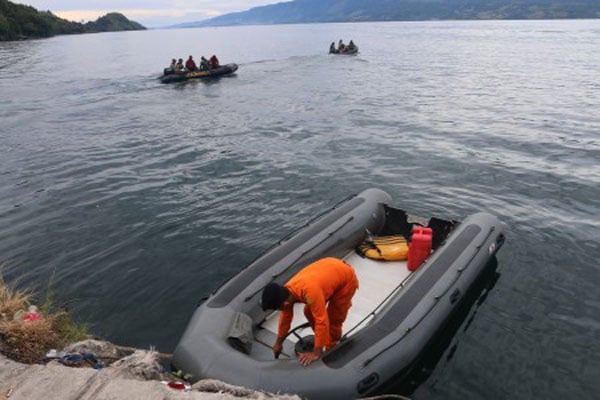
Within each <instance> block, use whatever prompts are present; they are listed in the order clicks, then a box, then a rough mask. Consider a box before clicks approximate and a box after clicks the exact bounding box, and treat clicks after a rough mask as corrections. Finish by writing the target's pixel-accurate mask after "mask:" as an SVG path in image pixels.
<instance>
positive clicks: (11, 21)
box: [0, 0, 146, 41]
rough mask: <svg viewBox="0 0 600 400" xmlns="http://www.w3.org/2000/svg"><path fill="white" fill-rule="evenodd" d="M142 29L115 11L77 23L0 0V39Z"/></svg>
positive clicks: (6, 0) (46, 12)
mask: <svg viewBox="0 0 600 400" xmlns="http://www.w3.org/2000/svg"><path fill="white" fill-rule="evenodd" d="M142 29H146V28H144V27H143V26H142V25H140V24H138V23H137V22H133V21H130V20H128V19H127V18H126V17H125V16H124V15H122V14H119V13H110V14H107V15H105V16H103V17H100V18H98V19H97V20H96V21H94V22H88V23H85V24H81V23H78V22H71V21H67V20H65V19H62V18H59V17H57V16H56V15H54V14H52V13H51V12H50V11H38V10H36V9H35V8H33V7H31V6H25V5H21V4H15V3H12V2H10V1H8V0H0V41H6V40H22V39H35V38H45V37H50V36H54V35H67V34H74V33H91V32H108V31H125V30H142Z"/></svg>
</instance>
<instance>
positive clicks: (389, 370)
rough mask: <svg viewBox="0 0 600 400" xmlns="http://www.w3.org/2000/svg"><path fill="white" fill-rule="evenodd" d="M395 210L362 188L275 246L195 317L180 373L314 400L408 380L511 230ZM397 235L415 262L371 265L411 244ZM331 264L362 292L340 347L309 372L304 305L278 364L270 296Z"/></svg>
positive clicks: (380, 194)
mask: <svg viewBox="0 0 600 400" xmlns="http://www.w3.org/2000/svg"><path fill="white" fill-rule="evenodd" d="M390 203H391V197H390V196H389V195H388V194H387V193H385V192H384V191H381V190H379V189H368V190H365V191H364V192H362V193H360V194H358V195H354V196H352V197H350V198H348V199H346V200H344V201H343V202H341V203H340V204H338V205H337V206H335V207H334V208H332V209H331V210H329V211H328V212H326V213H324V214H322V215H319V216H317V217H316V218H315V219H313V220H312V221H311V222H309V223H308V224H307V225H305V226H304V227H302V228H301V229H300V230H298V231H296V232H295V233H293V234H291V235H289V236H288V237H286V238H284V239H282V240H281V241H279V242H278V243H277V244H276V245H275V246H274V247H272V248H271V249H270V250H268V251H267V252H266V253H265V254H263V255H262V256H260V257H259V258H258V259H256V260H255V261H254V262H252V263H251V264H250V265H248V266H247V267H246V268H245V269H243V270H242V271H241V272H240V273H239V274H238V275H236V276H235V277H233V278H232V279H231V280H230V281H229V282H227V283H226V284H224V285H223V286H222V287H220V288H219V289H218V290H217V291H216V292H215V293H213V294H212V295H211V296H210V297H209V298H208V299H206V301H205V302H203V303H202V304H201V305H200V306H199V307H198V308H197V309H196V311H195V312H194V314H193V316H192V319H191V321H190V322H189V324H188V327H187V329H186V330H185V333H184V334H183V336H182V338H181V340H180V341H179V343H178V345H177V347H176V349H175V352H174V355H173V365H174V366H175V368H177V369H179V370H181V371H182V372H183V373H186V374H188V373H189V374H191V375H192V376H193V379H192V380H193V381H196V380H199V379H203V378H213V379H219V380H222V381H225V382H228V383H231V384H235V385H241V386H245V387H248V388H253V389H258V390H266V391H269V392H274V393H294V394H298V395H300V396H301V397H303V398H308V399H353V398H357V397H364V396H369V395H373V394H376V393H379V391H380V390H382V389H383V388H385V387H386V386H387V384H389V383H390V382H396V381H397V380H398V379H401V377H403V376H406V374H407V373H408V371H410V369H411V367H412V366H414V363H415V362H416V360H417V359H418V356H419V355H420V354H422V353H423V352H424V351H425V350H426V349H427V347H428V345H429V344H430V343H431V342H432V341H433V339H434V335H435V334H436V333H437V332H439V331H440V330H441V329H442V328H443V327H444V326H445V324H446V323H447V322H448V321H449V319H450V317H451V316H452V315H453V313H454V312H455V311H456V310H457V309H458V305H459V304H460V303H461V300H462V299H463V297H465V294H466V293H467V291H468V290H469V289H470V288H471V287H472V286H474V282H476V280H477V279H478V277H479V276H480V275H482V272H483V271H484V269H485V268H484V267H485V266H486V264H487V263H488V262H489V261H491V260H492V259H493V258H494V257H495V254H496V252H497V251H498V250H499V249H500V247H501V246H502V244H503V242H504V225H503V224H502V223H501V222H500V221H499V220H498V219H497V218H496V217H495V216H492V215H490V214H487V213H475V214H473V215H470V216H469V217H467V218H465V219H464V220H463V221H462V222H458V221H454V220H446V219H440V218H436V217H431V218H420V217H414V216H411V215H409V214H407V213H406V212H405V211H403V210H401V209H398V208H394V207H392V206H391V205H390ZM390 237H403V238H405V239H406V242H407V243H408V254H407V257H406V258H407V259H404V258H405V257H404V255H400V256H398V257H396V256H395V255H394V257H392V258H391V261H390V260H383V259H377V258H381V257H368V256H366V254H365V253H366V251H368V250H370V249H371V248H375V249H377V248H378V246H381V245H382V244H389V243H403V241H402V240H401V239H400V240H398V241H394V240H392V239H390ZM377 238H379V240H377ZM382 238H383V239H382ZM380 250H382V249H381V248H380ZM376 252H377V250H376ZM328 256H333V257H338V258H342V259H344V260H345V261H346V262H347V263H348V264H349V265H351V266H352V267H353V268H354V270H355V272H356V275H357V277H358V280H359V285H360V287H359V289H358V291H357V292H356V294H355V296H354V298H353V299H352V307H351V308H350V311H349V314H348V316H347V318H346V320H345V322H344V326H343V336H342V339H341V340H340V342H339V343H338V344H337V345H336V346H335V347H333V348H332V349H330V350H329V351H327V352H325V353H324V354H323V356H322V357H321V358H320V359H319V360H317V361H315V362H313V363H312V364H311V365H309V366H308V367H302V366H301V365H300V363H299V362H298V359H297V356H296V351H305V350H302V349H303V348H304V349H305V347H303V346H305V345H306V344H307V343H308V342H309V340H308V338H309V336H310V334H311V333H312V330H311V329H310V327H306V325H307V324H306V323H305V322H306V321H305V319H304V318H305V317H304V314H303V311H302V309H303V304H296V306H295V310H294V320H293V322H292V330H291V332H290V334H288V336H287V337H286V339H285V342H284V345H283V352H282V354H281V356H280V358H279V359H274V357H273V352H272V349H271V346H272V345H273V343H274V342H275V339H276V335H277V329H278V326H277V323H278V314H279V313H278V312H269V311H263V310H262V308H261V307H260V305H259V298H260V297H261V293H262V290H263V288H264V287H265V286H266V285H267V284H269V283H270V282H277V283H279V284H284V283H285V282H287V281H288V280H289V279H290V278H291V277H292V276H293V275H294V274H296V273H297V272H298V271H299V270H301V269H302V268H303V267H304V266H306V265H308V264H309V263H311V262H313V261H315V260H318V259H320V258H323V257H328ZM304 330H306V331H304Z"/></svg>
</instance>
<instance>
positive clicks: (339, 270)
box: [277, 257, 358, 349]
mask: <svg viewBox="0 0 600 400" xmlns="http://www.w3.org/2000/svg"><path fill="white" fill-rule="evenodd" d="M285 287H286V288H288V290H289V291H290V293H291V294H292V296H294V298H296V299H297V300H298V301H300V302H302V303H304V304H305V306H304V315H305V316H306V318H307V319H308V321H309V322H310V324H311V326H312V327H313V330H314V331H315V348H320V349H322V348H323V347H325V348H326V349H329V348H331V347H333V346H335V344H336V343H337V341H338V340H339V339H340V337H341V336H342V324H343V323H344V321H345V320H346V316H347V315H348V310H349V309H350V306H352V296H354V292H356V289H358V279H357V278H356V274H355V273H354V270H353V269H352V267H351V266H350V265H348V264H346V263H345V262H344V261H342V260H340V259H337V258H333V257H328V258H323V259H320V260H318V261H315V262H314V263H312V264H310V265H308V266H306V267H305V268H304V269H302V270H301V271H300V272H298V273H297V274H296V275H294V276H293V277H292V278H291V279H290V280H289V281H288V282H287V283H286V284H285ZM293 317H294V306H293V304H286V305H284V307H283V308H282V310H281V314H280V316H279V329H278V333H277V336H278V337H279V338H282V337H284V336H285V335H286V334H287V332H288V331H289V330H290V324H291V323H292V318H293Z"/></svg>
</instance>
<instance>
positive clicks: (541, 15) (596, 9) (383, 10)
mask: <svg viewBox="0 0 600 400" xmlns="http://www.w3.org/2000/svg"><path fill="white" fill-rule="evenodd" d="M557 18H600V1H599V0H369V1H366V0H295V1H290V2H283V3H278V4H273V5H268V6H262V7H255V8H252V9H250V10H248V11H245V12H239V13H232V14H226V15H223V16H220V17H216V18H212V19H209V20H205V21H199V22H195V23H189V24H184V25H179V26H217V25H251V24H255V25H261V24H294V23H309V22H360V21H423V20H440V19H446V20H448V19H456V20H460V19H557Z"/></svg>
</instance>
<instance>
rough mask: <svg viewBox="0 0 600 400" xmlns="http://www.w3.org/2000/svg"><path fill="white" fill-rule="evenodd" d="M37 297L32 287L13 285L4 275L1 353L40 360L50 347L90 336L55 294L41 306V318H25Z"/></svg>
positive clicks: (0, 311)
mask: <svg viewBox="0 0 600 400" xmlns="http://www.w3.org/2000/svg"><path fill="white" fill-rule="evenodd" d="M33 297H34V295H33V293H32V292H31V291H28V290H16V289H14V288H11V287H10V286H9V285H7V284H6V283H5V282H4V279H3V278H2V277H1V276H0V353H2V354H4V355H5V356H7V357H9V358H11V359H13V360H15V361H19V362H23V363H36V362H39V361H40V360H42V359H43V358H44V356H45V354H46V352H47V351H48V350H50V349H62V348H63V347H64V346H65V345H67V344H68V343H72V342H76V341H79V340H83V339H86V338H87V327H86V326H85V325H81V324H77V323H75V322H74V321H73V319H72V318H71V316H70V314H69V313H68V312H67V311H66V310H64V309H61V308H57V307H55V306H54V304H53V301H52V298H51V296H50V297H48V298H47V299H46V300H45V301H44V302H43V304H42V305H41V306H40V312H41V313H42V318H41V319H39V320H36V321H24V320H23V315H25V313H26V312H27V309H28V307H29V306H30V305H31V304H32V300H33Z"/></svg>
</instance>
